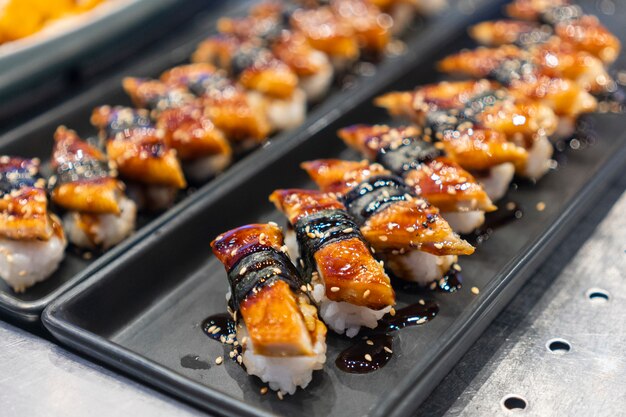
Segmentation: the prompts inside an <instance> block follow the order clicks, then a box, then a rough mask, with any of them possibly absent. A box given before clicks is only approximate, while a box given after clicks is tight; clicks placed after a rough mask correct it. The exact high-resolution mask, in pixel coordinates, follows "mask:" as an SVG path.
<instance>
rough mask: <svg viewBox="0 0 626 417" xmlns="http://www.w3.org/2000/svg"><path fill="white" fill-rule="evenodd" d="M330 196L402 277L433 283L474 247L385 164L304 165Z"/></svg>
mask: <svg viewBox="0 0 626 417" xmlns="http://www.w3.org/2000/svg"><path fill="white" fill-rule="evenodd" d="M301 166H302V167H303V168H304V170H305V171H307V173H308V174H309V176H310V177H311V178H312V179H313V181H314V182H315V183H316V184H317V185H318V186H319V187H320V189H321V190H322V191H324V192H333V193H335V194H336V195H337V198H339V199H340V201H341V202H342V203H343V204H344V206H345V207H346V209H347V211H348V213H349V214H350V216H352V218H353V219H354V220H355V222H356V224H357V225H359V228H360V230H361V233H362V234H363V237H365V240H366V241H367V242H368V243H369V244H370V245H371V246H372V248H373V249H374V250H375V251H376V252H375V253H376V256H378V257H380V258H381V259H383V260H384V262H385V265H386V266H387V267H389V269H390V270H391V271H392V272H393V273H394V275H396V276H397V277H398V278H401V279H404V280H407V281H413V282H417V283H419V284H420V285H427V284H430V283H431V282H432V281H435V280H438V279H440V278H441V277H442V276H443V275H445V274H446V273H447V272H448V270H449V269H450V268H451V267H452V265H453V264H454V263H455V262H456V261H457V260H458V255H470V254H472V253H473V252H474V248H473V247H472V246H471V245H470V244H469V243H467V242H466V241H464V240H463V239H461V238H459V236H458V235H457V234H455V233H454V232H453V231H452V228H451V227H450V225H448V222H446V220H445V219H444V218H443V217H442V216H441V215H440V214H439V210H438V209H437V208H436V207H435V206H431V205H430V204H429V203H428V202H427V201H426V200H424V199H423V198H421V196H420V197H418V196H416V194H415V193H414V191H415V189H414V188H413V187H411V186H409V185H408V184H407V183H405V182H404V181H403V180H402V179H401V178H400V177H397V176H394V175H392V174H391V172H389V171H388V170H385V169H384V168H383V167H382V166H381V165H379V164H371V165H370V164H369V163H368V162H367V161H363V162H353V161H341V160H317V161H311V162H304V163H302V165H301Z"/></svg>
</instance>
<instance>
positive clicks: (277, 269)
mask: <svg viewBox="0 0 626 417" xmlns="http://www.w3.org/2000/svg"><path fill="white" fill-rule="evenodd" d="M272 271H274V273H275V274H280V268H274V269H272Z"/></svg>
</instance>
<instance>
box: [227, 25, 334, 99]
mask: <svg viewBox="0 0 626 417" xmlns="http://www.w3.org/2000/svg"><path fill="white" fill-rule="evenodd" d="M217 27H218V30H219V31H220V32H222V33H227V34H232V35H235V36H237V37H239V38H241V39H247V40H249V39H253V40H255V41H257V42H259V43H261V44H262V45H264V46H266V47H267V48H268V49H270V50H271V51H272V52H273V53H274V55H275V56H276V58H278V59H279V60H281V61H282V62H284V63H285V64H287V65H288V66H289V67H290V68H291V69H292V70H293V71H294V72H295V73H296V75H297V76H298V87H299V88H300V89H302V91H304V93H305V94H306V97H307V100H308V101H309V102H316V101H319V100H320V99H321V98H322V97H324V96H325V95H326V93H327V92H328V89H329V88H330V85H331V83H332V81H333V75H334V70H333V67H332V65H331V63H330V60H329V59H328V56H327V55H326V54H325V53H324V52H322V51H318V50H317V49H315V48H313V47H311V45H309V42H308V40H307V39H306V37H305V36H304V35H303V34H302V33H301V32H296V31H292V30H290V29H289V27H288V25H286V24H285V19H284V18H283V16H282V15H269V16H248V17H243V18H239V19H236V18H226V17H224V18H221V19H220V20H219V21H218V25H217Z"/></svg>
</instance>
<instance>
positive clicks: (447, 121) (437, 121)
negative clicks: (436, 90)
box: [426, 91, 502, 132]
mask: <svg viewBox="0 0 626 417" xmlns="http://www.w3.org/2000/svg"><path fill="white" fill-rule="evenodd" d="M501 95H502V92H501V91H487V92H485V93H483V94H479V95H477V96H474V97H472V98H471V99H469V100H468V101H467V102H465V105H464V107H463V108H462V109H460V110H459V109H447V110H434V111H429V112H428V113H427V114H426V127H429V128H430V129H432V130H433V131H434V132H444V131H446V130H457V129H458V127H459V125H461V124H462V123H467V122H470V123H472V124H476V123H477V120H476V115H478V114H480V113H482V112H483V111H485V109H486V108H488V107H492V106H494V105H495V104H496V103H498V102H499V101H501V100H502V98H501Z"/></svg>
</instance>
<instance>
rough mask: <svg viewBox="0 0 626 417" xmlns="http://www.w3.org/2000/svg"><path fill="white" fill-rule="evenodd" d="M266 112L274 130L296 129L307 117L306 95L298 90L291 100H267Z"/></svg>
mask: <svg viewBox="0 0 626 417" xmlns="http://www.w3.org/2000/svg"><path fill="white" fill-rule="evenodd" d="M266 111H267V119H268V120H269V122H270V125H271V126H272V128H273V130H292V129H295V128H297V127H298V126H300V125H301V124H302V123H304V119H305V117H306V94H304V91H302V90H300V89H299V88H298V89H296V90H295V91H294V92H293V94H292V95H291V98H289V99H285V100H282V99H276V98H267V107H266Z"/></svg>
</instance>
